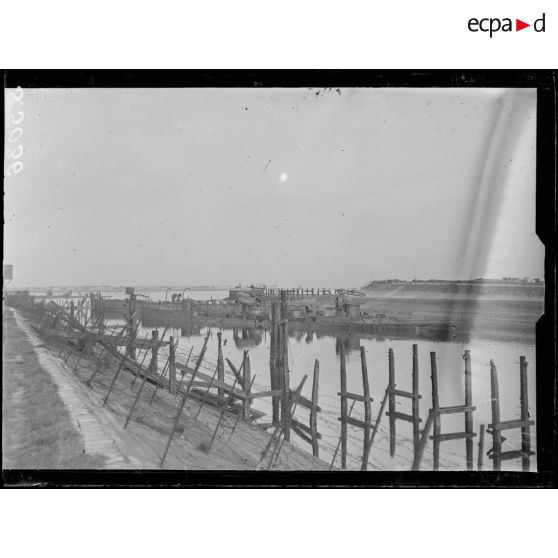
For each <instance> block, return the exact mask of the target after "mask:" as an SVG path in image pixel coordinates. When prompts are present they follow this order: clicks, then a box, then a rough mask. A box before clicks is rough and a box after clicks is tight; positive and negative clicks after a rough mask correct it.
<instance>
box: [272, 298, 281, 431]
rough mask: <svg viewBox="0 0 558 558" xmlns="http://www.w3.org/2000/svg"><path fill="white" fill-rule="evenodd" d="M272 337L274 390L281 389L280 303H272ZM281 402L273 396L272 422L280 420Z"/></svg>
mask: <svg viewBox="0 0 558 558" xmlns="http://www.w3.org/2000/svg"><path fill="white" fill-rule="evenodd" d="M270 333H271V339H270V348H269V376H270V385H271V389H272V391H275V390H278V389H281V382H280V381H279V378H278V372H279V371H278V360H279V303H278V302H272V303H271V332H270ZM279 403H280V398H279V397H278V396H276V395H274V396H273V397H272V398H271V407H272V419H271V420H272V422H273V423H274V424H275V423H278V422H279Z"/></svg>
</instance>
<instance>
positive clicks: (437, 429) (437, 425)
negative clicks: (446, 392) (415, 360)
mask: <svg viewBox="0 0 558 558" xmlns="http://www.w3.org/2000/svg"><path fill="white" fill-rule="evenodd" d="M430 372H431V380H432V409H433V411H434V413H435V414H434V440H433V442H434V471H438V469H439V468H440V438H439V436H440V433H441V421H440V413H439V412H438V411H439V410H440V400H439V397H438V366H437V364H436V353H435V352H434V351H432V352H431V353H430Z"/></svg>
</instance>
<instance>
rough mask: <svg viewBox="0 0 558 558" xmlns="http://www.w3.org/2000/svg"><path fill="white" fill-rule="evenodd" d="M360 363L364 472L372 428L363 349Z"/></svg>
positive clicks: (362, 348) (368, 386)
mask: <svg viewBox="0 0 558 558" xmlns="http://www.w3.org/2000/svg"><path fill="white" fill-rule="evenodd" d="M360 363H361V368H362V392H363V395H364V424H365V426H364V453H363V455H362V465H363V467H364V469H361V470H364V471H366V468H367V466H368V459H367V457H368V455H369V452H368V444H369V442H370V429H371V426H372V403H371V401H370V384H369V382H368V367H367V365H366V352H365V349H364V347H361V348H360Z"/></svg>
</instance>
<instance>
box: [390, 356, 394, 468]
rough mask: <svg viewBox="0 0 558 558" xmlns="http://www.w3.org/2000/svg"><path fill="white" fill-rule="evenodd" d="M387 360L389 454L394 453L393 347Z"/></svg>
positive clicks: (392, 454)
mask: <svg viewBox="0 0 558 558" xmlns="http://www.w3.org/2000/svg"><path fill="white" fill-rule="evenodd" d="M388 360H389V402H388V410H389V454H390V456H391V457H393V456H394V455H395V393H394V390H395V357H394V355H393V349H389V351H388Z"/></svg>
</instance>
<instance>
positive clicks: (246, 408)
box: [242, 351, 252, 421]
mask: <svg viewBox="0 0 558 558" xmlns="http://www.w3.org/2000/svg"><path fill="white" fill-rule="evenodd" d="M250 374H251V370H250V357H249V356H248V351H244V370H243V380H244V381H243V382H242V383H243V384H244V386H250V385H252V382H251V381H250ZM244 390H245V393H246V397H245V398H244V401H243V405H242V414H243V418H244V420H245V421H249V420H250V398H249V397H248V393H247V392H246V387H245V388H244Z"/></svg>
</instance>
